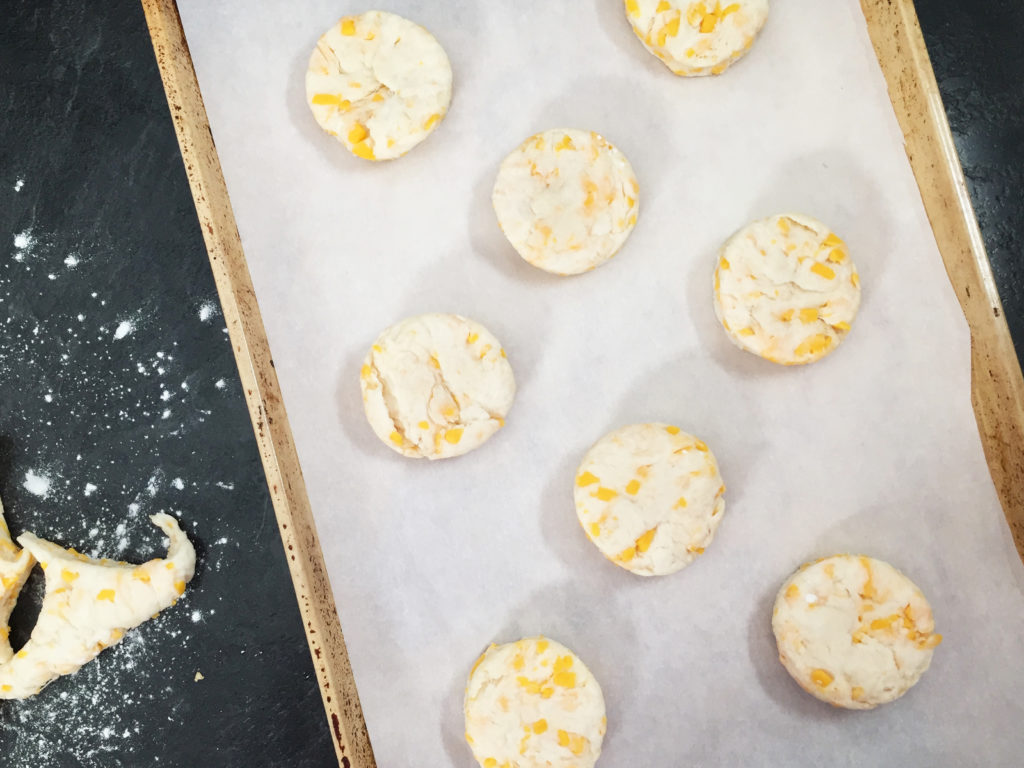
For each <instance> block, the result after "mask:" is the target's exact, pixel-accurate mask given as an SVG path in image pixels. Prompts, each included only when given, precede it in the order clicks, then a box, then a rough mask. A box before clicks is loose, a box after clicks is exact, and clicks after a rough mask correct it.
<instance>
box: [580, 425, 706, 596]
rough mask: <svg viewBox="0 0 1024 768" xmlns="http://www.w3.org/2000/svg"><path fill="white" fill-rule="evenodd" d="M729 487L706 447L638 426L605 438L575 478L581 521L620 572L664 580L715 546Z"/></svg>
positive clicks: (675, 432)
mask: <svg viewBox="0 0 1024 768" xmlns="http://www.w3.org/2000/svg"><path fill="white" fill-rule="evenodd" d="M724 493H725V485H724V484H723V483H722V477H721V475H720V474H719V472H718V463H717V462H716V461H715V457H714V455H713V454H712V453H711V451H710V450H709V449H708V447H707V445H706V444H705V443H704V442H703V441H701V440H698V439H697V438H695V437H693V436H692V435H688V434H686V433H685V432H683V431H682V430H680V429H679V427H674V426H671V425H669V424H632V425H630V426H628V427H623V428H621V429H617V430H615V431H614V432H611V433H609V434H607V435H605V436H604V437H602V438H601V439H600V440H599V441H598V442H597V443H596V444H595V445H594V447H593V448H591V449H590V450H589V451H588V452H587V455H586V456H585V457H584V458H583V461H582V462H581V463H580V466H579V469H578V470H577V471H576V480H575V483H574V488H573V497H574V500H575V502H576V515H577V517H578V518H579V521H580V525H581V526H583V530H584V532H585V533H586V534H587V537H588V538H589V539H590V540H591V541H592V542H594V544H595V545H596V546H597V548H598V549H599V550H601V553H602V554H603V555H604V556H605V557H607V558H608V559H609V560H611V561H612V562H613V563H615V564H616V565H619V566H621V567H623V568H625V569H626V570H628V571H632V572H633V573H636V574H639V575H641V576H663V575H665V574H669V573H674V572H676V571H678V570H680V569H681V568H684V567H686V566H687V565H689V564H690V563H691V562H693V560H694V559H695V558H697V557H698V556H699V555H701V554H703V552H704V549H705V548H706V547H707V546H708V545H710V544H711V540H712V539H713V538H714V535H715V530H716V529H717V528H718V524H719V523H720V522H721V521H722V513H723V512H724V511H725V500H724V499H723V494H724Z"/></svg>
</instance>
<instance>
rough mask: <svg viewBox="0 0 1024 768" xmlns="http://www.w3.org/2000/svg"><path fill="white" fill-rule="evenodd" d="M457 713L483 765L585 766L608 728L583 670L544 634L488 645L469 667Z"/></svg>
mask: <svg viewBox="0 0 1024 768" xmlns="http://www.w3.org/2000/svg"><path fill="white" fill-rule="evenodd" d="M464 711H465V715H466V741H467V742H468V743H469V746H470V748H471V749H472V750H473V757H475V758H476V760H477V762H478V763H480V765H481V766H483V768H512V767H513V766H514V767H515V768H590V767H591V766H593V765H594V763H595V762H596V761H597V758H598V757H599V756H600V754H601V742H602V741H603V739H604V733H605V729H606V726H607V720H606V718H605V708H604V696H603V695H602V694H601V687H600V686H599V685H598V684H597V680H595V679H594V676H593V675H592V674H591V673H590V670H589V669H587V668H586V666H585V665H584V664H583V662H582V661H580V660H579V658H577V657H576V654H574V653H573V652H572V651H570V650H569V649H568V648H566V647H565V646H564V645H562V644H561V643H557V642H555V641H554V640H548V639H546V638H544V637H528V638H525V639H523V640H519V641H518V642H515V643H507V644H506V645H492V646H491V647H490V648H488V649H487V650H486V651H485V652H484V654H483V655H482V656H481V657H480V658H479V659H477V662H476V664H474V665H473V670H472V672H470V675H469V682H468V683H467V684H466V697H465V706H464Z"/></svg>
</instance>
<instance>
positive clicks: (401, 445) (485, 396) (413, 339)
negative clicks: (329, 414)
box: [359, 314, 516, 459]
mask: <svg viewBox="0 0 1024 768" xmlns="http://www.w3.org/2000/svg"><path fill="white" fill-rule="evenodd" d="M359 380H360V386H361V387H362V392H363V406H364V408H365V409H366V418H367V419H368V420H369V422H370V426H371V427H372V428H373V431H374V432H376V433H377V436H378V437H379V438H380V439H381V440H382V441H384V443H385V444H386V445H387V446H389V447H390V448H392V449H393V450H395V451H397V452H398V453H401V454H402V455H403V456H410V457H413V458H422V457H426V458H428V459H447V458H451V457H452V456H461V455H462V454H464V453H467V452H469V451H471V450H473V449H474V448H476V447H477V446H479V445H481V444H482V443H484V442H485V441H486V440H487V439H488V438H489V437H490V436H491V435H493V434H494V433H495V432H497V431H498V430H499V429H501V427H503V426H504V425H505V416H506V415H507V414H508V411H509V408H511V407H512V400H513V399H514V397H515V391H516V384H515V377H514V376H513V375H512V366H510V365H509V363H508V360H507V359H506V356H505V350H504V349H502V347H501V344H500V343H499V342H498V340H497V339H496V338H495V337H494V335H493V334H491V332H490V331H488V330H487V329H486V328H484V327H483V326H482V325H480V324H479V323H477V322H474V321H473V320H469V319H468V318H465V317H461V316H459V315H445V314H429V315H419V316H417V317H410V318H407V319H406V320H403V321H401V322H400V323H398V324H396V325H393V326H391V327H390V328H388V329H387V330H385V331H384V332H383V333H381V335H380V336H379V337H378V338H377V341H376V342H375V343H374V345H373V347H372V348H371V349H370V352H369V354H367V356H366V360H365V362H364V364H363V367H362V370H361V372H360V377H359Z"/></svg>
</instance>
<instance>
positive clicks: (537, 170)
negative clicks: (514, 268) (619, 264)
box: [491, 128, 640, 275]
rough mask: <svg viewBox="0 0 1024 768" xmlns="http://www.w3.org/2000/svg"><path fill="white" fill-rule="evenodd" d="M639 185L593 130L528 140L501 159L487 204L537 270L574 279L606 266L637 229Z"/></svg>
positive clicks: (556, 132) (618, 154)
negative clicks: (569, 276)
mask: <svg viewBox="0 0 1024 768" xmlns="http://www.w3.org/2000/svg"><path fill="white" fill-rule="evenodd" d="M639 190H640V186H639V184H638V183H637V180H636V174H634V173H633V168H632V166H630V164H629V161H628V160H627V159H626V156H625V155H623V154H622V152H620V151H619V150H618V149H616V148H615V147H614V146H612V145H611V144H609V143H608V141H606V140H605V139H604V138H603V137H602V136H600V135H598V134H596V133H594V132H593V131H578V130H575V129H562V128H559V129H555V130H550V131H544V132H543V133H538V134H537V135H536V136H531V137H530V138H529V139H527V140H526V141H525V142H523V143H522V145H520V146H519V148H518V149H516V150H515V151H514V152H512V154H510V155H509V156H508V157H506V158H505V160H504V161H503V162H502V164H501V167H500V168H499V170H498V178H497V180H496V181H495V182H494V192H493V194H492V196H491V201H492V202H493V204H494V212H495V213H496V214H497V215H498V224H499V225H500V226H501V230H502V231H503V232H504V233H505V237H507V238H508V240H509V242H510V243H512V246H513V247H514V248H515V249H516V251H518V252H519V255H520V256H522V257H523V258H524V259H526V261H528V262H529V263H530V264H532V265H533V266H535V267H539V268H540V269H543V270H545V271H547V272H554V273H555V274H557V275H576V274H579V273H580V272H586V271H588V270H591V269H593V268H594V267H597V266H600V265H601V264H603V263H604V262H606V261H608V259H610V258H611V257H612V256H614V255H615V253H616V252H617V251H618V250H619V249H620V248H621V247H622V244H623V243H624V242H626V238H627V237H629V233H630V232H632V231H633V227H634V226H635V225H636V217H637V214H638V212H639V210H640V207H639Z"/></svg>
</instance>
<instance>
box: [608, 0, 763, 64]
mask: <svg viewBox="0 0 1024 768" xmlns="http://www.w3.org/2000/svg"><path fill="white" fill-rule="evenodd" d="M625 5H626V17H627V18H628V19H629V23H630V24H632V25H633V31H634V32H635V33H636V36H637V37H639V38H640V40H641V42H643V44H644V46H645V47H646V48H647V50H649V51H650V52H651V53H653V54H654V55H655V56H657V57H658V58H659V59H661V60H662V62H664V64H665V66H667V67H668V68H669V69H671V70H672V71H673V72H675V73H676V74H677V75H687V76H693V75H720V74H721V73H722V72H724V71H725V70H726V69H727V68H728V67H729V65H730V64H732V63H733V62H734V61H736V60H737V59H740V58H742V56H743V55H744V54H745V53H746V52H747V51H749V50H750V46H751V45H753V44H754V39H755V38H756V37H757V35H758V33H759V32H760V31H761V27H763V26H764V22H765V19H767V18H768V0H735V2H730V1H729V0H726V2H724V3H723V2H720V1H719V0H714V2H712V0H704V2H687V1H686V0H625Z"/></svg>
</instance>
